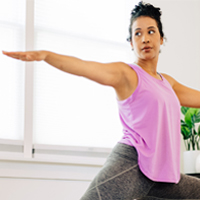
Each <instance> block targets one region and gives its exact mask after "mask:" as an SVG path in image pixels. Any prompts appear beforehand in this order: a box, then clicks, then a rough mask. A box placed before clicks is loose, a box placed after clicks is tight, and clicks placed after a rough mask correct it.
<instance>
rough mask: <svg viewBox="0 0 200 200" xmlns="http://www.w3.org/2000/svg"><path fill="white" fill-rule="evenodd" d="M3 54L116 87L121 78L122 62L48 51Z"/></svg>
mask: <svg viewBox="0 0 200 200" xmlns="http://www.w3.org/2000/svg"><path fill="white" fill-rule="evenodd" d="M3 54H5V55H7V56H9V57H12V58H15V59H19V60H22V61H42V60H43V61H45V62H47V63H48V64H50V65H52V66H54V67H56V68H57V69H60V70H62V71H64V72H67V73H70V74H74V75H77V76H83V77H86V78H88V79H90V80H93V81H95V82H98V83H100V84H103V85H109V86H112V87H114V88H116V87H118V85H119V84H120V83H121V82H124V80H122V79H123V67H124V65H126V64H125V63H122V62H116V63H106V64H104V63H98V62H92V61H84V60H81V59H79V58H75V57H72V56H65V55H60V54H56V53H53V52H49V51H28V52H3Z"/></svg>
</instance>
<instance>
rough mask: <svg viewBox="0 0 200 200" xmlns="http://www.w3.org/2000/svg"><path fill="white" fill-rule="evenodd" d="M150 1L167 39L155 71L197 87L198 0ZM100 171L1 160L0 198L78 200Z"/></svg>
mask: <svg viewBox="0 0 200 200" xmlns="http://www.w3.org/2000/svg"><path fill="white" fill-rule="evenodd" d="M149 2H150V3H152V4H154V5H155V6H158V7H160V8H161V10H162V11H163V18H162V21H163V26H164V32H165V34H166V37H167V39H168V41H167V42H166V45H165V46H164V47H163V48H162V53H161V55H160V60H159V66H158V71H159V72H165V73H167V74H170V75H171V76H173V77H174V78H175V79H177V80H178V81H180V82H181V83H184V84H185V85H188V86H190V87H193V88H196V89H199V90H200V78H199V75H200V24H199V20H200V12H199V8H200V1H198V0H197V1H195V0H187V1H184V0H180V1H179V0H176V1H174V0H173V1H170V0H149ZM130 10H131V8H130ZM183 150H184V146H183V145H182V151H183ZM99 170H100V166H94V165H93V166H81V165H70V164H59V163H57V164H55V163H54V164H53V163H52V164H48V163H42V162H36V163H32V162H21V161H5V160H1V161H0V177H1V178H0V191H1V192H0V199H4V200H13V199H15V200H27V199H29V200H32V199H37V200H40V199H41V200H42V199H48V200H54V199H59V200H62V199H65V200H66V199H70V200H77V199H79V198H80V197H81V195H82V194H83V193H84V191H85V190H86V188H87V187H88V185H89V183H90V181H91V180H92V179H93V177H94V176H95V174H97V172H98V171H99ZM181 171H182V172H183V167H181Z"/></svg>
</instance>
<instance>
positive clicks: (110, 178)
mask: <svg viewBox="0 0 200 200" xmlns="http://www.w3.org/2000/svg"><path fill="white" fill-rule="evenodd" d="M135 199H138V200H139V199H140V200H142V199H144V200H145V199H148V200H156V199H200V179H198V178H194V177H190V176H187V175H183V174H181V180H180V182H179V183H178V184H175V183H162V182H154V181H152V180H150V179H148V178H147V177H146V176H145V175H144V174H143V173H142V172H141V171H140V169H139V167H138V164H137V151H136V150H135V148H134V147H132V146H128V145H125V144H121V143H118V144H117V145H116V146H115V148H114V149H113V151H112V152H111V154H110V155H109V157H108V159H107V161H106V163H105V165H104V166H103V168H102V169H101V171H100V172H99V174H98V175H97V176H96V177H95V179H94V180H93V181H92V183H91V184H90V186H89V188H88V189H87V191H86V193H85V194H84V196H83V197H82V198H81V200H135Z"/></svg>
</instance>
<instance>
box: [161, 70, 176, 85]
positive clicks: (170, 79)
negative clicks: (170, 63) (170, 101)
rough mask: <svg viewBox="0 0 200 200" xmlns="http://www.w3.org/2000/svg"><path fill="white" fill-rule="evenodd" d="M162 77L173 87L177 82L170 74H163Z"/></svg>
mask: <svg viewBox="0 0 200 200" xmlns="http://www.w3.org/2000/svg"><path fill="white" fill-rule="evenodd" d="M161 75H162V76H163V77H164V78H165V79H166V80H167V81H168V82H169V84H170V85H171V86H172V87H173V86H174V83H175V82H176V80H175V79H174V78H173V77H171V76H170V75H168V74H165V73H161Z"/></svg>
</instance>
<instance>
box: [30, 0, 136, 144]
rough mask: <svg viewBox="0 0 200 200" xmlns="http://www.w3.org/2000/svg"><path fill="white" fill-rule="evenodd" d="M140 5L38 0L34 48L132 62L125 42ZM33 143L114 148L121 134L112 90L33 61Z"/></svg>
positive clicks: (116, 0) (112, 0) (91, 0)
mask: <svg viewBox="0 0 200 200" xmlns="http://www.w3.org/2000/svg"><path fill="white" fill-rule="evenodd" d="M135 3H136V1H121V0H109V1H107V0H101V1H94V0H84V1H81V0H68V1H66V0H59V1H57V0H36V1H35V49H40V50H41V49H46V50H49V51H53V52H56V53H60V54H65V55H72V56H75V57H78V58H81V59H85V60H94V61H99V62H113V61H124V62H128V63H129V62H133V52H132V51H131V48H130V45H129V44H128V43H127V42H126V37H127V35H128V25H129V17H130V12H131V9H132V8H133V5H134V4H135ZM34 69H35V72H34V77H35V78H34V143H35V144H55V145H72V146H94V147H113V145H114V144H115V143H116V142H117V141H118V140H119V139H120V138H121V136H122V127H121V124H120V121H119V116H118V109H117V102H116V95H115V92H114V90H113V89H112V88H109V87H106V86H102V85H99V84H97V83H95V82H92V81H90V80H87V79H85V78H81V77H76V76H73V75H69V74H67V73H64V72H61V71H59V70H57V69H55V68H53V67H51V66H49V65H47V64H46V63H44V62H38V63H35V68H34Z"/></svg>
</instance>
